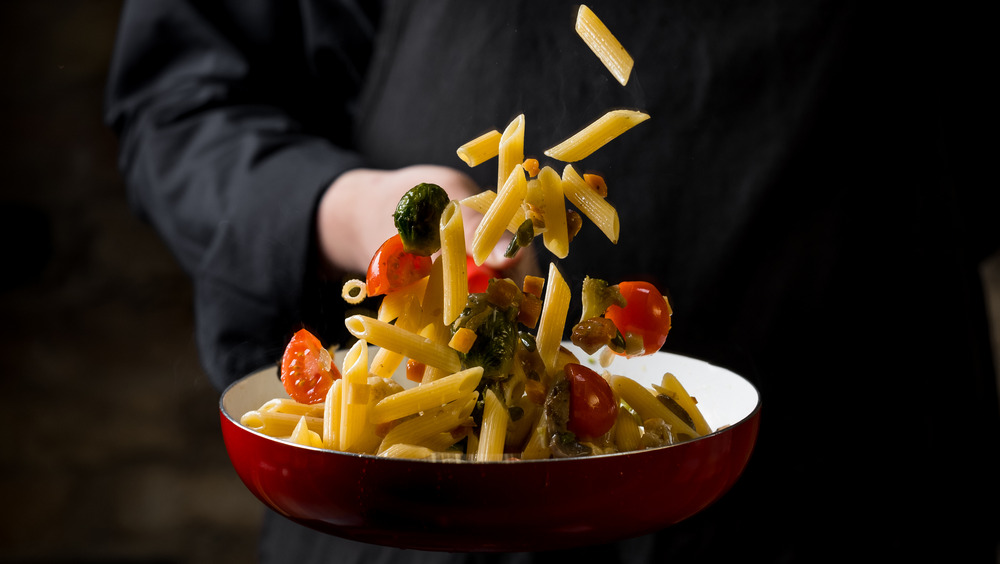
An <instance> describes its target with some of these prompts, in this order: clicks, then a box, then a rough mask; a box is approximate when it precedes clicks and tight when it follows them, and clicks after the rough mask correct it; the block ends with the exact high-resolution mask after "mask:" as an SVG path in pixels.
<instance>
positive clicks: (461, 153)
mask: <svg viewBox="0 0 1000 564" xmlns="http://www.w3.org/2000/svg"><path fill="white" fill-rule="evenodd" d="M456 152H457V153H458V158H460V159H462V161H463V162H464V163H465V164H467V165H469V166H479V165H481V164H483V163H484V162H486V161H488V160H490V159H492V158H493V157H495V156H497V154H498V153H499V152H500V132H499V131H497V130H495V129H494V130H493V131H487V132H486V133H484V134H482V135H480V136H479V137H476V138H475V139H473V140H472V141H469V142H468V143H465V144H464V145H462V146H461V147H459V148H458V150H457V151H456Z"/></svg>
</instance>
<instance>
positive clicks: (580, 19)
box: [576, 5, 634, 86]
mask: <svg viewBox="0 0 1000 564" xmlns="http://www.w3.org/2000/svg"><path fill="white" fill-rule="evenodd" d="M576 33H577V34H578V35H579V36H580V37H581V38H582V39H583V41H584V43H586V44H587V46H588V47H590V50H591V51H593V52H594V54H595V55H597V58H598V59H600V60H601V62H602V63H604V66H605V67H607V69H608V70H609V71H610V72H611V74H612V75H614V77H615V79H617V80H618V82H620V83H621V85H622V86H625V84H626V83H627V82H628V77H629V74H631V73H632V66H633V64H634V62H633V61H632V56H631V55H629V54H628V51H626V50H625V48H624V47H622V44H621V43H620V42H619V41H618V39H617V38H616V37H615V36H614V35H612V34H611V30H609V29H608V27H607V26H606V25H604V22H602V21H601V19H600V18H598V17H597V14H595V13H594V12H593V10H591V9H590V8H588V7H587V6H584V5H581V6H580V9H579V10H578V11H577V13H576Z"/></svg>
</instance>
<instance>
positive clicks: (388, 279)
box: [365, 234, 432, 296]
mask: <svg viewBox="0 0 1000 564" xmlns="http://www.w3.org/2000/svg"><path fill="white" fill-rule="evenodd" d="M431 264H432V262H431V258H430V257H422V256H420V255H415V254H412V253H408V252H406V251H404V250H403V241H402V239H401V238H400V237H399V235H398V234H397V235H393V236H392V237H389V239H388V240H386V242H385V243H382V246H381V247H379V249H378V250H377V251H375V256H373V257H372V261H371V262H370V263H369V264H368V276H367V279H366V281H365V284H366V285H367V286H368V295H369V296H380V295H382V294H387V293H389V292H391V291H393V290H398V289H399V288H402V287H404V286H409V285H410V284H412V283H414V282H416V281H417V280H420V279H421V278H423V277H424V276H427V275H428V274H430V272H431Z"/></svg>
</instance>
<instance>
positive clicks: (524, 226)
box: [503, 219, 535, 258]
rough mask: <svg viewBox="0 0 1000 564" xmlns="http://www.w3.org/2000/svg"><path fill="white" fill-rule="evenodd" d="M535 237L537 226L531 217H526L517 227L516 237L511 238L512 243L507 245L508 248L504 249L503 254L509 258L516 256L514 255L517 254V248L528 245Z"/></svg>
mask: <svg viewBox="0 0 1000 564" xmlns="http://www.w3.org/2000/svg"><path fill="white" fill-rule="evenodd" d="M534 238H535V227H534V225H533V224H532V222H531V220H530V219H526V220H524V221H523V222H521V225H519V226H518V227H517V233H515V234H514V238H513V239H511V240H510V244H509V245H507V250H506V251H504V253H503V256H505V257H507V258H514V255H515V254H517V250H518V249H520V248H521V247H527V246H528V245H530V244H531V240H532V239H534Z"/></svg>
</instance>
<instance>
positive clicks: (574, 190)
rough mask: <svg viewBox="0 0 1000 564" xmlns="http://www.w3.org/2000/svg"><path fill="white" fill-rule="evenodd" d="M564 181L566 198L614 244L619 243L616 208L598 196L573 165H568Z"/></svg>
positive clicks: (564, 173)
mask: <svg viewBox="0 0 1000 564" xmlns="http://www.w3.org/2000/svg"><path fill="white" fill-rule="evenodd" d="M562 179H563V190H564V191H565V194H566V198H567V199H568V200H569V201H570V202H573V205H574V206H576V207H577V209H579V210H580V211H581V212H583V215H585V216H587V217H588V218H589V219H590V220H591V221H593V222H594V225H596V226H597V227H598V228H599V229H600V230H601V231H602V232H603V233H604V234H605V235H607V237H608V239H609V240H610V241H611V242H612V243H618V232H619V225H618V211H617V210H616V209H615V208H614V206H612V205H611V204H609V203H608V202H607V200H605V199H604V198H602V197H600V196H599V195H597V192H596V191H595V190H594V189H593V188H591V187H590V185H589V184H587V182H586V181H584V179H583V178H582V177H581V176H580V175H579V173H577V172H576V169H574V168H573V165H566V168H564V169H563V175H562Z"/></svg>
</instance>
